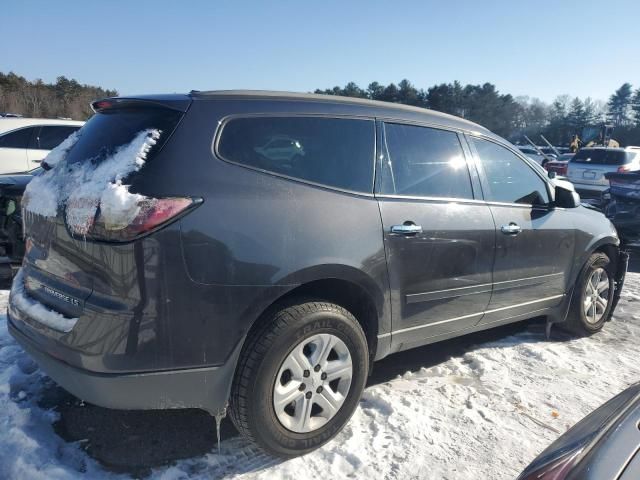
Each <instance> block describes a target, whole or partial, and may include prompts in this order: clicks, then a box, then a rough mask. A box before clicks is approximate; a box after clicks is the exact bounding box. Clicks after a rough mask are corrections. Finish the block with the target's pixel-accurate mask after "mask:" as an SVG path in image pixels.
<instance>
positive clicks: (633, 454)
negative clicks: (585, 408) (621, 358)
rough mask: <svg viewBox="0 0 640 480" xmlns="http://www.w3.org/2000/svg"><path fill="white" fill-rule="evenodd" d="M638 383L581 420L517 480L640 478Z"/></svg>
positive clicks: (620, 479) (610, 479) (627, 479)
mask: <svg viewBox="0 0 640 480" xmlns="http://www.w3.org/2000/svg"><path fill="white" fill-rule="evenodd" d="M638 424H640V383H636V384H635V385H632V386H631V387H629V388H627V389H626V390H624V391H623V392H622V393H620V394H618V395H617V396H615V397H613V398H612V399H611V400H609V401H608V402H606V403H605V404H604V405H602V406H601V407H600V408H598V409H597V410H595V411H593V412H592V413H590V414H589V415H587V416H586V417H585V418H583V419H582V420H580V421H579V422H578V423H577V424H575V425H574V426H573V427H572V428H571V429H569V430H568V431H567V432H566V433H564V434H563V435H562V436H561V437H560V438H558V439H557V440H556V441H555V442H553V443H552V444H551V445H550V446H549V447H548V448H547V449H546V450H544V451H543V452H542V453H541V454H540V455H538V456H537V457H536V458H535V460H533V462H531V464H530V465H529V466H528V467H527V468H526V469H525V470H524V471H523V472H522V474H521V475H520V476H519V477H518V480H573V479H580V480H637V479H638V478H640V430H639V429H638Z"/></svg>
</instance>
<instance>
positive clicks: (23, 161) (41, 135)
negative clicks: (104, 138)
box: [0, 117, 84, 174]
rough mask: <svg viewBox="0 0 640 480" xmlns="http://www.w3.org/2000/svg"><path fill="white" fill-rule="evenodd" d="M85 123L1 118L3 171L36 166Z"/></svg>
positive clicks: (0, 137) (10, 171)
mask: <svg viewBox="0 0 640 480" xmlns="http://www.w3.org/2000/svg"><path fill="white" fill-rule="evenodd" d="M83 123H84V122H77V121H73V120H59V119H47V118H4V117H3V118H0V174H2V173H15V172H25V171H28V170H32V169H34V168H36V167H37V166H38V165H39V164H40V162H41V161H42V159H43V158H44V157H46V156H47V154H48V153H49V151H50V150H51V149H53V148H54V147H56V146H57V145H58V144H59V143H60V142H62V141H63V140H64V139H65V138H67V137H68V136H69V135H70V134H71V133H73V132H75V131H76V130H78V129H79V128H80V127H81V126H82V125H83Z"/></svg>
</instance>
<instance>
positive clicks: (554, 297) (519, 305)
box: [390, 293, 565, 335]
mask: <svg viewBox="0 0 640 480" xmlns="http://www.w3.org/2000/svg"><path fill="white" fill-rule="evenodd" d="M564 296H565V294H564V293H563V294H560V295H552V296H550V297H545V298H540V299H538V300H530V301H528V302H523V303H518V304H516V305H510V306H508V307H500V308H494V309H491V310H484V311H483V312H477V313H472V314H469V315H463V316H461V317H454V318H449V319H447V320H440V321H438V322H431V323H428V324H426V325H416V326H414V327H408V328H403V329H400V330H392V331H391V332H390V333H391V334H392V335H396V334H400V333H406V332H412V331H414V330H420V329H422V328H428V327H431V326H434V325H441V324H443V323H450V322H455V321H458V320H464V319H465V318H470V317H475V316H477V315H486V314H487V313H495V312H501V311H503V310H509V309H511V308H518V307H525V306H527V305H533V304H535V303H540V302H546V301H549V300H555V299H556V298H562V297H564ZM540 310H544V309H540ZM536 311H539V310H536ZM516 316H518V315H516ZM496 321H500V320H496ZM490 323H493V322H490Z"/></svg>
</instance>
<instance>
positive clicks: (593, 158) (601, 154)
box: [571, 148, 632, 165]
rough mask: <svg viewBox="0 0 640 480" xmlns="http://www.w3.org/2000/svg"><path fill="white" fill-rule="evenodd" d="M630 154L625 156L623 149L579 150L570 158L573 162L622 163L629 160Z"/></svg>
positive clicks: (594, 163) (593, 163)
mask: <svg viewBox="0 0 640 480" xmlns="http://www.w3.org/2000/svg"><path fill="white" fill-rule="evenodd" d="M631 160H632V156H631V155H629V156H627V152H625V151H623V150H607V149H604V148H603V149H602V150H600V149H598V150H588V149H583V150H580V151H579V152H578V153H576V154H575V156H574V157H573V158H572V159H571V161H572V162H575V163H589V164H592V165H624V164H625V163H628V162H631Z"/></svg>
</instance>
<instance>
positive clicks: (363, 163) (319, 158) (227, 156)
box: [216, 116, 375, 193]
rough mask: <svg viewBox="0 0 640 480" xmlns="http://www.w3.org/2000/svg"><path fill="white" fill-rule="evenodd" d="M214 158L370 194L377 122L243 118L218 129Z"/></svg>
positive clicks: (331, 119) (330, 119)
mask: <svg viewBox="0 0 640 480" xmlns="http://www.w3.org/2000/svg"><path fill="white" fill-rule="evenodd" d="M216 153H217V155H218V156H219V157H221V158H222V159H224V160H227V161H230V162H233V163H238V164H240V165H244V166H247V167H252V168H257V169H260V170H264V171H267V172H271V173H276V174H279V175H285V176H287V177H292V178H296V179H300V180H306V181H309V182H313V183H318V184H321V185H326V186H330V187H335V188H339V189H343V190H350V191H355V192H363V193H371V192H372V191H373V164H374V156H375V123H374V122H373V120H364V119H363V120H361V119H347V118H326V117H300V116H293V117H271V116H269V117H266V116H265V117H262V116H260V117H244V118H232V119H230V120H228V121H227V122H226V123H225V124H224V125H223V128H222V131H221V133H220V136H219V139H218V142H217V152H216Z"/></svg>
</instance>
